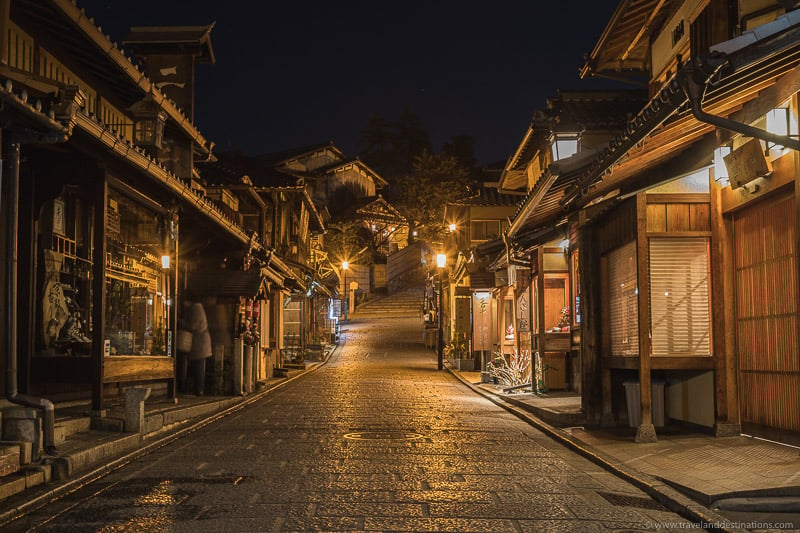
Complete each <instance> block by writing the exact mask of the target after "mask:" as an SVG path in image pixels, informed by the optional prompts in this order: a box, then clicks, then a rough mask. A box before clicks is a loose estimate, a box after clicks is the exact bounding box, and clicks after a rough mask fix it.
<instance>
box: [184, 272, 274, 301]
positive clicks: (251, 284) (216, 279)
mask: <svg viewBox="0 0 800 533" xmlns="http://www.w3.org/2000/svg"><path fill="white" fill-rule="evenodd" d="M188 289H189V292H190V293H191V294H192V295H193V296H196V297H202V296H230V297H237V296H243V297H245V298H255V297H256V296H259V295H264V294H266V286H265V279H264V278H263V277H262V276H261V273H260V272H259V271H258V270H257V269H254V268H253V269H250V270H217V271H213V272H193V273H191V274H189V276H188Z"/></svg>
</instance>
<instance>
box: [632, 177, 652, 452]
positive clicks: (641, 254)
mask: <svg viewBox="0 0 800 533" xmlns="http://www.w3.org/2000/svg"><path fill="white" fill-rule="evenodd" d="M636 263H637V273H636V281H637V287H638V288H639V294H638V301H637V303H638V307H639V313H638V316H639V393H640V396H641V399H640V401H641V409H642V422H641V425H640V426H639V428H638V429H637V430H636V442H656V440H657V438H656V428H655V426H653V406H652V402H651V400H650V399H651V394H652V392H651V390H652V384H651V379H650V352H651V340H650V266H649V265H650V247H649V245H648V239H647V196H646V194H645V193H643V192H640V193H639V194H637V195H636Z"/></svg>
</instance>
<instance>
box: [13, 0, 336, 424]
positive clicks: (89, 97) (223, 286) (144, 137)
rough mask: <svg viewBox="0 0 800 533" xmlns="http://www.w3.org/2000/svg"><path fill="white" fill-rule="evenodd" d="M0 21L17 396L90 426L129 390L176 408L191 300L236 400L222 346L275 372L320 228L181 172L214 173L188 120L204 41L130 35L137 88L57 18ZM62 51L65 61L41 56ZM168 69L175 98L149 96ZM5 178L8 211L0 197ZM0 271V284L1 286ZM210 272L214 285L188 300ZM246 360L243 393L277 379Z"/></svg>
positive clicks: (49, 6)
mask: <svg viewBox="0 0 800 533" xmlns="http://www.w3.org/2000/svg"><path fill="white" fill-rule="evenodd" d="M5 6H6V9H5V10H3V12H2V15H3V16H4V18H3V19H2V20H0V30H2V31H3V32H4V33H5V34H4V35H3V36H2V37H3V38H2V39H0V55H1V56H2V59H3V65H0V79H2V87H1V88H0V100H2V104H3V105H2V107H1V108H0V115H2V117H1V118H2V119H3V120H2V123H3V128H2V141H3V149H4V154H11V157H8V158H7V157H4V160H3V166H4V168H3V175H4V190H3V199H2V200H3V206H4V209H3V214H4V217H10V216H11V215H14V216H16V217H17V222H16V223H18V232H16V236H15V238H14V239H6V238H5V237H4V238H3V246H4V247H5V251H6V253H7V254H8V255H9V257H12V256H14V257H16V256H17V255H18V256H19V257H20V258H21V260H20V261H19V263H18V264H17V268H16V269H15V271H14V272H13V275H15V276H16V278H17V280H18V283H17V284H16V286H15V288H14V289H12V288H10V287H11V284H10V283H9V284H5V283H4V284H3V287H2V289H0V291H2V293H3V296H4V299H5V298H8V299H15V304H14V305H13V306H10V308H9V309H6V310H4V311H3V312H4V313H5V314H4V318H6V317H8V316H9V314H12V313H13V314H14V317H13V318H14V319H15V321H16V323H17V324H19V327H18V328H15V329H18V331H19V336H18V344H19V350H18V354H19V355H18V368H19V372H18V382H19V390H20V391H21V392H24V393H26V394H38V395H47V396H48V397H51V398H53V399H54V400H63V399H88V398H91V401H92V409H93V413H94V414H95V415H96V416H104V409H105V405H106V400H107V398H108V397H109V396H114V395H118V394H120V393H121V392H123V391H124V389H125V388H128V387H131V386H140V385H143V386H148V387H151V388H153V391H154V395H167V396H170V397H175V396H176V394H177V387H176V349H175V348H176V347H175V338H176V330H177V328H178V323H179V320H180V319H181V318H182V316H181V314H180V313H179V308H181V302H182V300H183V299H185V298H187V297H191V298H192V299H193V300H194V301H201V302H202V303H203V305H204V307H205V309H206V312H207V314H208V315H209V323H210V325H211V326H212V344H213V346H214V357H213V360H214V365H213V368H212V367H211V366H212V365H209V366H210V368H209V370H210V372H209V374H211V376H212V378H213V381H214V382H215V383H216V382H217V381H218V380H219V382H220V383H226V382H231V383H234V384H235V383H236V382H237V379H236V377H235V376H231V375H230V372H231V370H230V369H231V368H236V367H237V365H238V367H239V370H240V371H242V363H243V360H242V356H241V351H240V352H239V353H238V354H237V352H236V346H237V339H238V346H239V347H240V348H241V346H242V342H243V341H242V339H243V338H244V337H245V333H247V334H254V335H256V337H260V339H261V342H262V344H263V345H264V346H266V349H267V350H269V348H270V342H274V343H275V344H274V346H276V347H277V352H278V354H280V348H281V342H282V333H283V324H282V323H281V322H280V321H279V320H276V317H280V316H281V313H282V310H283V305H282V304H283V301H282V296H283V292H284V291H285V292H288V291H289V290H290V288H291V290H298V291H301V292H302V293H303V294H304V295H305V294H306V291H309V290H311V288H310V287H307V286H305V285H304V283H305V281H306V277H305V274H306V272H307V271H308V270H310V271H312V272H313V271H314V268H313V266H312V267H309V266H308V265H309V264H312V263H313V258H312V256H313V254H312V251H311V247H312V245H311V242H312V240H313V239H312V237H313V234H315V233H320V232H321V231H324V226H323V225H322V221H321V218H320V216H319V213H316V212H315V211H314V209H315V207H314V204H313V202H312V201H311V198H310V196H309V195H308V192H307V191H306V190H305V189H304V188H303V187H301V188H300V189H299V190H298V191H293V192H286V194H285V196H284V200H285V198H288V197H289V196H292V200H293V201H283V202H281V201H280V200H279V199H278V198H275V197H270V196H269V195H265V196H266V197H262V196H260V195H259V192H258V191H257V190H256V188H255V187H254V185H253V184H252V183H251V182H247V181H246V180H245V181H237V182H236V183H228V184H225V185H227V186H226V187H219V188H215V187H213V185H214V184H213V183H212V184H209V183H208V182H206V181H205V180H204V178H203V177H202V176H201V173H199V172H198V169H197V168H195V163H196V162H198V161H195V159H194V156H195V155H197V156H199V159H200V160H209V161H210V160H213V156H212V154H211V148H212V144H213V143H209V142H208V141H207V140H206V139H205V138H204V137H203V136H202V134H200V132H199V131H198V130H197V129H196V128H195V126H194V125H193V122H192V118H191V117H192V116H193V104H192V103H193V91H194V85H193V83H194V78H193V75H194V64H195V63H198V62H213V52H212V50H211V44H210V38H209V32H210V30H211V28H212V27H213V24H212V25H209V26H198V27H171V28H169V29H160V30H159V32H160V33H159V35H160V36H159V37H158V42H157V43H154V42H150V41H148V39H151V38H152V37H151V35H152V33H148V32H147V31H145V32H144V33H143V34H142V35H138V36H137V35H134V34H131V35H129V37H128V43H127V44H128V45H129V46H130V47H132V48H133V49H135V50H136V52H137V54H138V55H139V57H142V56H146V57H147V58H148V61H145V62H144V63H145V64H146V65H147V67H145V72H142V71H141V70H140V69H139V68H138V67H137V66H136V65H134V63H133V62H132V61H131V60H130V59H129V58H128V56H127V55H126V54H124V53H123V52H122V51H121V50H120V49H119V48H118V47H117V46H116V45H114V44H113V43H111V41H109V40H108V37H106V36H105V35H104V34H102V32H101V31H100V29H99V28H96V27H94V26H93V25H92V23H91V22H87V20H88V19H86V17H85V16H84V15H83V13H82V12H81V10H79V8H77V7H75V6H74V5H73V4H70V3H69V2H61V1H49V0H48V1H44V2H35V3H34V2H11V3H6V4H5ZM32 10H33V11H34V12H35V13H34V14H33V15H32V13H31V11H32ZM40 21H49V22H46V23H45V22H40ZM61 39H67V40H69V42H70V43H71V46H70V47H59V46H54V44H53V43H58V42H60V40H61ZM176 43H180V44H176ZM165 58H169V60H173V59H174V60H176V61H177V62H178V63H177V64H178V65H179V67H178V68H177V75H179V76H181V79H180V80H178V81H180V83H173V84H160V83H158V82H157V80H160V78H159V77H160V76H161V75H162V74H161V73H160V71H158V68H157V65H159V64H161V63H160V61H162V60H166V59H165ZM67 65H68V66H67ZM148 68H149V69H150V70H153V71H152V72H151V71H148V70H147V69H148ZM173 81H174V80H173ZM158 87H163V91H162V90H161V89H159V88H158ZM175 91H177V92H175ZM176 102H178V103H176ZM179 106H180V107H179ZM167 145H169V146H168V147H167ZM6 176H11V177H12V178H13V181H14V182H15V183H16V182H18V183H19V186H20V188H21V189H20V190H19V194H12V193H13V191H12V190H11V189H7V188H6V187H5V183H6V179H5V178H6ZM240 177H241V176H237V178H240ZM209 185H211V186H209ZM206 191H208V192H209V194H208V196H206ZM272 192H274V194H275V195H277V196H279V195H280V194H283V192H282V191H272ZM275 206H281V207H282V208H283V209H284V210H285V211H286V212H282V213H277V210H276V209H271V208H274V207H275ZM17 207H18V209H17ZM278 215H279V216H278ZM9 220H10V219H9ZM16 223H15V224H16ZM4 227H8V228H13V227H15V226H14V224H11V223H9V224H8V225H7V226H6V225H5V221H4ZM309 228H311V229H309ZM301 230H302V231H301ZM279 238H282V240H280V241H279V240H278V239H279ZM279 242H280V243H281V244H284V245H290V244H295V245H296V246H297V245H298V244H299V247H298V249H297V250H296V251H294V255H293V256H292V258H291V259H292V260H297V261H296V263H297V266H290V265H289V263H288V261H289V258H287V257H286V256H282V255H281V254H279V253H278V252H276V248H277V244H278V243H279ZM288 251H289V252H291V251H292V250H291V249H288ZM2 271H3V274H4V276H3V277H4V280H8V279H9V278H10V277H11V276H12V272H9V271H8V270H7V269H6V268H5V265H4V266H3V269H2ZM212 271H213V272H218V271H221V272H223V275H224V278H219V279H224V281H225V283H219V284H213V285H208V284H205V285H204V284H202V283H195V282H193V280H194V278H195V277H199V276H200V275H201V274H205V273H209V272H211V273H213V272H212ZM245 273H246V274H247V275H246V276H238V275H237V274H245ZM245 277H246V278H248V281H247V282H244V283H240V284H239V283H238V282H237V280H240V279H244V278H245ZM251 279H254V280H255V283H251V282H250V281H249V280H251ZM318 281H321V280H318ZM212 288H213V290H211V289H212ZM311 292H312V293H315V292H319V293H324V291H321V290H320V291H314V290H311ZM212 293H213V294H212ZM312 297H314V296H312ZM276 312H277V313H276ZM7 323H9V322H8V321H6V320H3V324H7ZM245 329H246V330H247V331H245ZM13 337H15V336H14V335H11V334H10V333H9V331H7V330H6V328H2V330H0V339H2V341H3V343H4V345H5V346H6V348H7V349H5V350H4V353H5V354H6V356H8V354H11V353H16V352H17V350H16V348H13V349H11V348H9V346H10V345H11V344H12V343H13V341H14V338H13ZM229 339H230V342H228V340H229ZM218 347H220V349H219V350H218V349H217V348H218ZM260 355H262V356H263V357H262V358H258V360H259V361H261V360H262V359H263V361H262V362H261V364H260V366H258V367H257V368H253V378H256V379H264V378H266V377H269V376H268V375H267V370H268V369H271V366H273V364H274V365H275V366H279V365H280V364H281V361H280V358H279V356H276V358H275V360H274V362H273V363H272V364H270V363H269V362H268V361H267V358H268V357H270V356H272V355H273V354H272V353H270V352H268V351H265V352H264V353H262V354H260ZM217 363H218V366H217ZM5 368H8V367H7V366H6V367H5ZM223 373H224V375H223ZM243 377H244V376H243V375H240V378H239V381H241V379H242V378H243ZM209 381H212V380H211V379H210V380H209ZM234 388H235V387H234ZM241 390H243V389H240V391H241ZM211 392H214V393H223V394H225V393H231V389H230V387H225V385H222V386H220V387H215V388H214V389H212V390H211Z"/></svg>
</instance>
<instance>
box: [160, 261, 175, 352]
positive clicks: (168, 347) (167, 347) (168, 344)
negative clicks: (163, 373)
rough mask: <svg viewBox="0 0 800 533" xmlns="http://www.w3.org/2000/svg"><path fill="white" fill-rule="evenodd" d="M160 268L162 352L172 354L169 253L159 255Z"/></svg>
mask: <svg viewBox="0 0 800 533" xmlns="http://www.w3.org/2000/svg"><path fill="white" fill-rule="evenodd" d="M161 268H162V270H164V304H165V307H164V354H165V355H167V356H171V355H172V338H171V335H170V329H169V326H170V323H169V315H170V312H171V311H172V308H171V307H170V305H171V303H172V302H171V301H170V299H171V298H172V294H171V292H172V287H170V282H169V255H162V256H161Z"/></svg>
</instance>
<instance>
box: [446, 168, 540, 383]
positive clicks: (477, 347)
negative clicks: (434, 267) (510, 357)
mask: <svg viewBox="0 0 800 533" xmlns="http://www.w3.org/2000/svg"><path fill="white" fill-rule="evenodd" d="M522 198H523V196H522V193H521V192H499V190H498V182H497V181H494V182H491V181H486V182H483V183H482V184H481V185H480V187H478V188H477V189H476V190H475V191H474V192H472V193H471V194H469V195H467V196H465V197H463V198H459V199H456V200H453V201H450V202H448V203H447V205H446V206H445V212H444V222H445V226H447V227H448V228H449V229H450V233H449V234H448V236H447V239H446V242H445V244H446V246H445V253H446V254H447V255H448V261H449V262H451V264H452V265H453V268H452V269H451V276H450V284H449V288H450V291H449V294H448V298H447V300H448V301H449V302H452V309H451V312H449V313H448V315H449V316H450V317H451V320H450V322H449V324H448V335H447V337H448V338H457V337H460V336H465V337H466V338H467V339H468V343H469V345H470V350H471V351H472V352H475V354H474V355H475V356H477V357H478V359H479V364H478V365H477V366H479V367H480V368H482V369H485V367H486V361H488V360H489V358H490V356H491V354H492V353H493V352H503V353H508V352H509V351H511V350H513V349H516V348H517V347H518V346H519V335H517V334H516V332H517V331H520V328H519V327H518V324H517V323H516V322H515V321H514V314H513V313H506V311H507V309H506V307H505V304H504V303H505V301H506V299H507V297H508V296H509V294H510V293H509V290H508V286H507V285H501V286H496V285H495V283H494V282H495V276H494V272H493V271H492V269H491V268H490V267H489V264H488V263H489V261H481V260H476V257H475V255H474V254H473V253H472V250H474V249H475V248H477V247H479V246H481V245H483V244H485V243H487V242H489V241H491V240H493V239H498V238H499V236H500V235H502V234H503V232H504V231H506V229H507V228H508V219H509V218H510V217H511V216H512V215H513V214H514V212H515V211H516V207H517V204H518V203H519V201H520V200H521V199H522ZM495 255H497V254H495ZM503 257H505V256H503ZM498 302H499V303H500V305H498ZM509 320H510V321H511V322H509V323H506V322H507V321H509ZM501 324H502V326H501ZM508 326H511V329H510V330H509V328H508ZM521 331H522V332H523V333H524V334H525V335H527V334H529V329H528V328H526V327H524V325H523V327H522V328H521Z"/></svg>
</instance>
